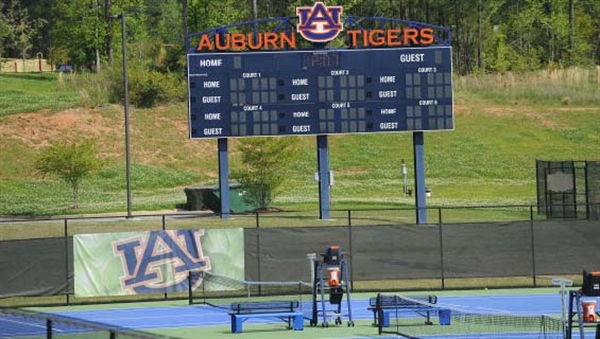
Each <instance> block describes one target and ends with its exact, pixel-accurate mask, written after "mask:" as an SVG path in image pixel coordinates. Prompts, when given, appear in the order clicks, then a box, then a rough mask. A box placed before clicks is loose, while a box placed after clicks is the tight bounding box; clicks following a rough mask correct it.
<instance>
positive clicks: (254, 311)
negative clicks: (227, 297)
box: [229, 301, 304, 333]
mask: <svg viewBox="0 0 600 339" xmlns="http://www.w3.org/2000/svg"><path fill="white" fill-rule="evenodd" d="M298 307H299V302H298V301H261V302H244V303H233V304H231V309H230V311H229V315H230V316H231V333H242V324H243V322H244V321H246V320H248V319H251V318H278V319H281V320H283V321H286V322H287V323H288V326H289V327H290V328H292V329H293V330H294V331H302V330H304V316H303V313H302V311H299V310H298Z"/></svg>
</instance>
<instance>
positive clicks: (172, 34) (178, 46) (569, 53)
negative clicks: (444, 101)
mask: <svg viewBox="0 0 600 339" xmlns="http://www.w3.org/2000/svg"><path fill="white" fill-rule="evenodd" d="M312 3H313V1H306V0H268V1H265V0H262V1H260V0H242V1H240V0H44V1H39V0H7V1H3V2H2V3H0V42H1V43H0V56H1V57H4V58H8V57H11V58H27V57H32V56H34V55H37V54H38V53H42V55H44V57H46V58H50V59H52V60H53V61H54V62H56V63H68V64H72V65H76V66H77V67H78V68H79V69H93V70H97V71H100V70H101V69H102V66H103V65H112V64H113V62H114V59H115V52H114V51H115V50H117V51H118V50H119V46H120V41H121V40H120V39H121V31H120V26H119V24H118V22H117V21H118V19H116V17H115V16H116V15H117V14H121V13H124V14H125V15H126V18H127V38H128V41H129V44H130V46H131V47H129V49H130V53H131V57H132V58H134V59H136V58H137V59H147V60H150V61H151V62H150V63H148V64H147V65H148V66H149V67H152V68H154V69H158V70H162V71H172V70H177V71H182V70H183V69H184V68H185V51H184V48H183V46H184V36H185V35H186V34H188V33H190V32H191V33H193V32H199V31H203V30H206V29H210V28H214V27H219V26H225V25H229V24H232V23H237V22H244V21H250V20H253V19H255V18H269V17H287V16H295V8H296V7H297V6H308V5H312ZM325 3H326V4H327V5H343V6H344V13H345V14H344V15H353V16H361V17H368V16H377V17H393V18H400V19H406V20H411V21H418V22H426V23H430V24H434V25H437V26H442V27H449V28H450V29H451V42H452V46H453V52H454V53H453V54H454V69H455V71H456V72H457V73H458V74H461V75H465V74H471V73H479V72H482V73H489V72H505V71H527V70H535V69H541V68H548V67H550V68H555V67H570V66H591V65H598V64H600V2H599V1H597V0H420V1H419V0H339V1H325ZM184 18H186V20H184ZM116 55H117V57H118V53H116Z"/></svg>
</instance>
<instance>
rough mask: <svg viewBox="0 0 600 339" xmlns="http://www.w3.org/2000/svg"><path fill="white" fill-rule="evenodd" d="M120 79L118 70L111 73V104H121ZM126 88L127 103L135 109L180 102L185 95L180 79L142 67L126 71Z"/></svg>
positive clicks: (121, 86) (121, 88) (121, 81)
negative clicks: (127, 93)
mask: <svg viewBox="0 0 600 339" xmlns="http://www.w3.org/2000/svg"><path fill="white" fill-rule="evenodd" d="M122 77H123V75H122V73H121V71H120V69H119V70H115V71H113V72H111V78H112V86H111V101H112V102H123V79H122ZM128 86H129V102H130V103H131V104H132V105H134V106H136V107H154V106H156V105H160V104H168V103H174V102H182V101H184V100H185V97H186V93H187V92H186V85H185V82H184V81H183V79H182V77H180V76H177V75H176V74H174V73H160V72H157V71H154V70H150V69H147V68H142V67H130V68H129V69H128Z"/></svg>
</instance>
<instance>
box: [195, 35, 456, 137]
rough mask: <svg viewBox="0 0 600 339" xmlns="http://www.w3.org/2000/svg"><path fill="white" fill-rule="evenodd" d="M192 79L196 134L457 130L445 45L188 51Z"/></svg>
mask: <svg viewBox="0 0 600 339" xmlns="http://www.w3.org/2000/svg"><path fill="white" fill-rule="evenodd" d="M188 84H189V91H188V93H189V96H190V97H189V114H190V116H189V122H190V137H191V138H226V137H251V136H276V135H315V134H342V133H343V134H346V133H376V132H403V131H434V130H453V129H454V107H453V89H452V54H451V48H450V47H446V46H440V47H427V48H397V49H362V50H351V49H350V50H348V49H346V50H311V51H286V52H240V53H209V54H188Z"/></svg>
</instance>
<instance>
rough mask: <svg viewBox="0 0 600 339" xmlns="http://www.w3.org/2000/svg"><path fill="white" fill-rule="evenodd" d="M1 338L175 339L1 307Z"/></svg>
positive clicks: (70, 318) (55, 315)
mask: <svg viewBox="0 0 600 339" xmlns="http://www.w3.org/2000/svg"><path fill="white" fill-rule="evenodd" d="M0 338H27V339H37V338H77V339H114V338H123V339H168V338H171V339H174V338H173V337H167V336H162V335H158V334H154V333H149V332H143V331H137V330H132V329H127V328H122V327H118V326H113V325H108V324H102V323H97V322H91V321H87V320H82V319H77V318H72V317H68V316H64V315H58V314H49V313H41V312H33V311H26V310H20V309H9V308H4V309H0Z"/></svg>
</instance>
